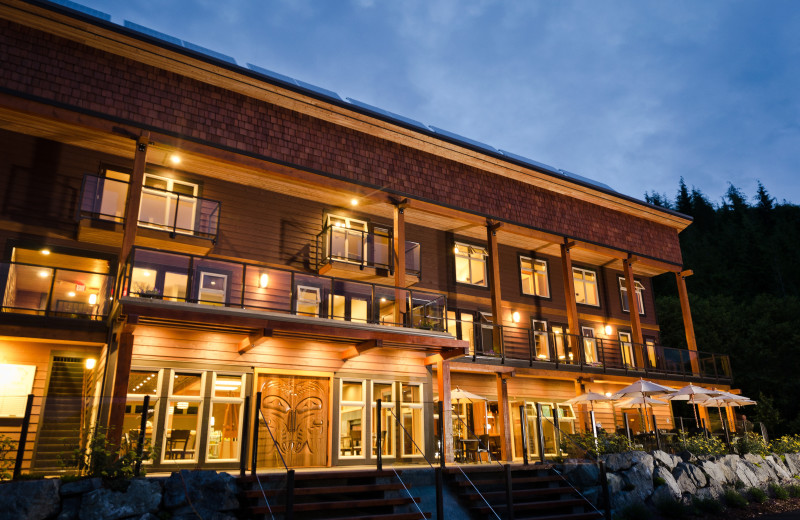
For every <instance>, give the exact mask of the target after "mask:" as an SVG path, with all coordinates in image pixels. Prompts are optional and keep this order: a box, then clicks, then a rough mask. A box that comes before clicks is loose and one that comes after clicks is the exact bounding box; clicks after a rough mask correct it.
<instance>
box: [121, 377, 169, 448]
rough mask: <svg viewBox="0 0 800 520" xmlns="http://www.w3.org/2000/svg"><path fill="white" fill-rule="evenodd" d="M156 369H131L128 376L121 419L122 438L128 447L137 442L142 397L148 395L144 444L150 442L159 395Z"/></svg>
mask: <svg viewBox="0 0 800 520" xmlns="http://www.w3.org/2000/svg"><path fill="white" fill-rule="evenodd" d="M159 374H160V371H158V370H131V374H130V377H129V378H128V396H127V398H126V401H125V417H124V418H123V420H122V440H123V442H124V443H126V444H127V446H128V448H129V449H134V448H135V447H136V445H137V444H138V442H139V436H140V433H141V427H142V414H143V413H145V410H144V397H145V396H146V395H149V396H150V403H149V404H148V406H147V412H146V415H147V418H146V419H145V437H144V438H145V445H149V444H152V441H153V428H154V426H155V424H156V410H157V409H158V407H157V406H156V403H157V402H158V399H157V396H158V395H159V379H160V377H159Z"/></svg>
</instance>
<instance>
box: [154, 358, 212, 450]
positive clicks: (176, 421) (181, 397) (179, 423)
mask: <svg viewBox="0 0 800 520" xmlns="http://www.w3.org/2000/svg"><path fill="white" fill-rule="evenodd" d="M204 376H205V374H201V373H192V372H177V371H173V372H172V374H171V377H170V381H169V386H170V390H169V398H168V401H167V417H166V421H165V425H164V429H165V435H164V445H163V447H162V457H161V459H162V461H168V462H169V461H179V460H180V461H183V462H185V461H187V460H189V461H195V460H197V439H198V436H197V432H198V430H199V429H200V416H201V414H202V407H203V385H204V384H203V381H204Z"/></svg>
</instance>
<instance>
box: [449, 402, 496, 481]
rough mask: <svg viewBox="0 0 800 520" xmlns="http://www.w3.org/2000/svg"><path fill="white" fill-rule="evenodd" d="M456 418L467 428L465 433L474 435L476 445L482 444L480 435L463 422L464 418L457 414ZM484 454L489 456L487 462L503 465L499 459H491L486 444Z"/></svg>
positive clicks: (490, 453)
mask: <svg viewBox="0 0 800 520" xmlns="http://www.w3.org/2000/svg"><path fill="white" fill-rule="evenodd" d="M467 400H468V401H469V402H470V403H471V404H474V403H473V402H472V399H467ZM456 419H458V421H459V422H460V423H461V424H463V425H464V428H465V429H466V430H467V433H471V434H472V436H473V437H475V439H476V440H477V441H478V446H479V447H480V445H481V444H482V443H481V439H480V437H478V435H477V434H476V433H475V432H474V431H472V429H471V428H470V427H469V426H467V423H465V422H464V419H462V418H461V417H460V416H458V415H457V416H456ZM486 455H487V456H488V457H489V462H497V463H498V464H499V465H500V467H503V463H502V462H501V461H499V460H496V461H495V460H493V459H492V452H491V451H489V446H488V445H487V446H486Z"/></svg>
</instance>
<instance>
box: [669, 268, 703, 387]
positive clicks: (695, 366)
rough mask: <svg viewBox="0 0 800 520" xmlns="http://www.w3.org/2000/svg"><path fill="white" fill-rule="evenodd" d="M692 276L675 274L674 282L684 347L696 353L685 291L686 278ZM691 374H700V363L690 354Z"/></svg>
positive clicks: (690, 313)
mask: <svg viewBox="0 0 800 520" xmlns="http://www.w3.org/2000/svg"><path fill="white" fill-rule="evenodd" d="M692 274H694V273H693V272H692V271H691V270H686V271H681V272H680V273H675V281H676V282H677V284H678V298H679V299H680V302H681V314H682V315H683V328H684V330H685V331H686V346H687V347H688V348H689V350H692V351H694V352H697V341H696V340H695V337H694V324H693V323H692V310H691V309H690V308H689V293H688V292H687V291H686V278H687V277H689V276H691V275H692ZM691 363H692V373H693V374H695V375H697V374H700V363H698V361H697V355H696V354H692V358H691Z"/></svg>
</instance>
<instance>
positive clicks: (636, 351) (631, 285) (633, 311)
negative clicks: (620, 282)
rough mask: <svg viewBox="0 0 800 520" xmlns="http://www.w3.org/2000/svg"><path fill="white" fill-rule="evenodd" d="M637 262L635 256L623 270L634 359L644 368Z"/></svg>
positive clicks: (625, 261)
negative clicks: (635, 265) (635, 273)
mask: <svg viewBox="0 0 800 520" xmlns="http://www.w3.org/2000/svg"><path fill="white" fill-rule="evenodd" d="M635 261H636V260H635V259H634V258H633V255H630V254H629V255H628V258H626V259H625V260H623V261H622V269H623V272H624V274H625V289H626V290H627V292H628V314H630V318H631V336H632V339H633V358H634V360H635V363H636V366H637V367H639V368H644V366H645V359H644V351H643V350H642V349H643V345H644V338H643V337H642V322H641V320H640V319H639V304H638V303H637V299H636V283H635V281H634V279H633V263H634V262H635Z"/></svg>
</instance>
